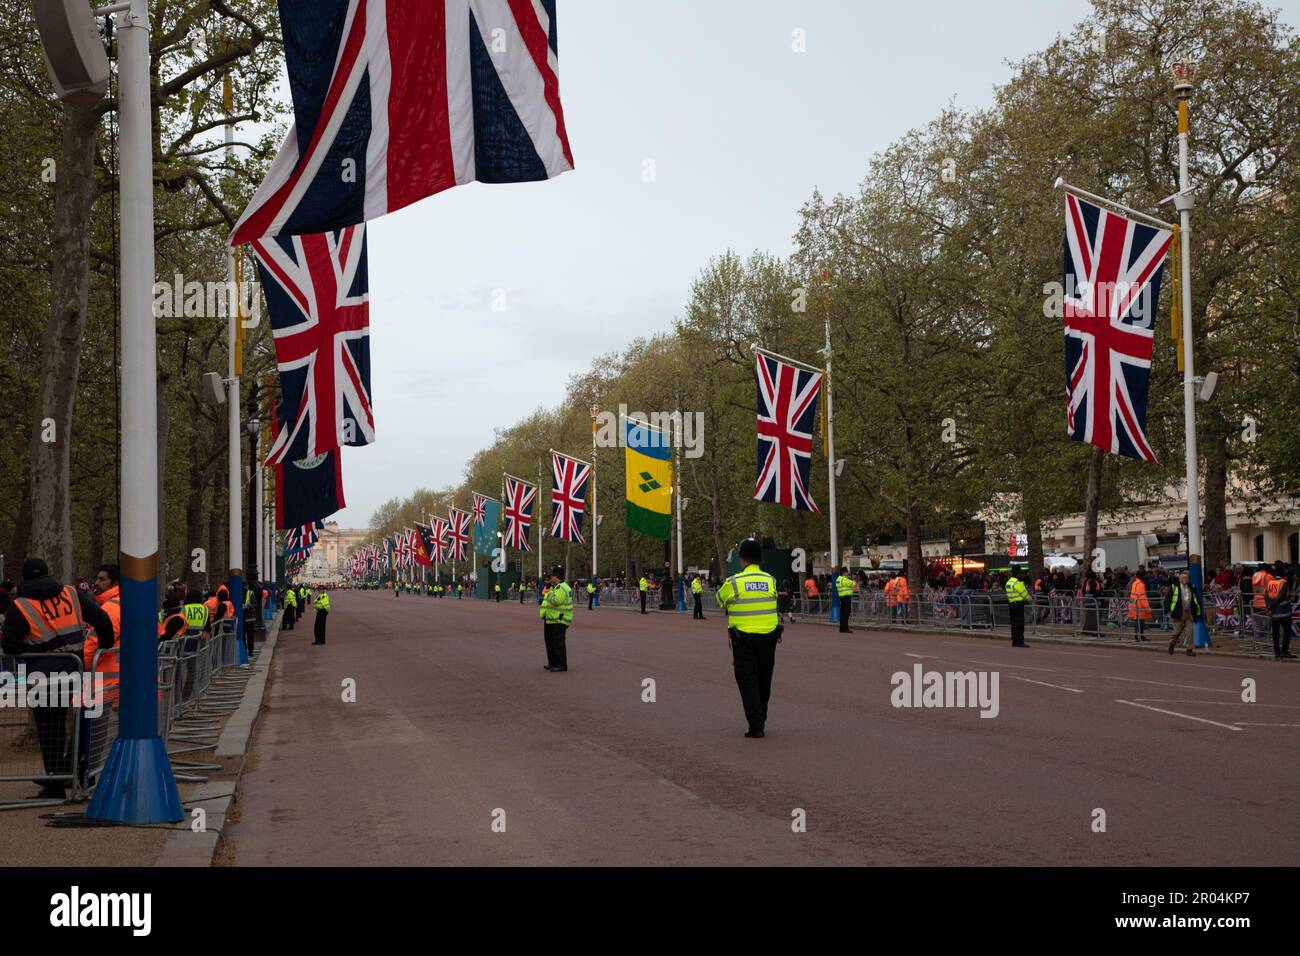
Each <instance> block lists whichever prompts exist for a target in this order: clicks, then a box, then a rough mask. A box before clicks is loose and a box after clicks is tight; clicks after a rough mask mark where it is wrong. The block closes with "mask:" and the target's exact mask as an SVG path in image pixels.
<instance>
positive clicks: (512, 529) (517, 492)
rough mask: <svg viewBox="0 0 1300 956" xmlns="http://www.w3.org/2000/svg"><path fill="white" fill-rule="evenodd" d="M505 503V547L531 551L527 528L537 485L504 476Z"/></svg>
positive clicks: (531, 517)
mask: <svg viewBox="0 0 1300 956" xmlns="http://www.w3.org/2000/svg"><path fill="white" fill-rule="evenodd" d="M502 497H504V498H505V505H506V532H505V535H506V537H505V542H506V547H507V548H518V549H519V550H520V551H531V550H533V549H532V546H531V545H530V544H529V543H528V529H529V528H530V527H531V526H532V523H533V503H534V502H536V501H537V486H536V485H530V484H529V483H528V482H526V481H524V480H523V479H522V478H515V477H513V476H512V475H506V476H505V488H504V491H503V494H502Z"/></svg>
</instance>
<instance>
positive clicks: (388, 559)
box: [353, 450, 591, 573]
mask: <svg viewBox="0 0 1300 956" xmlns="http://www.w3.org/2000/svg"><path fill="white" fill-rule="evenodd" d="M550 454H551V531H550V533H551V536H552V537H554V538H558V539H560V540H562V541H574V542H577V543H583V542H584V540H585V539H584V538H583V536H582V519H583V516H584V515H585V513H586V508H587V490H588V487H589V485H590V481H591V463H590V462H585V461H582V460H581V459H578V458H572V457H570V456H568V455H564V454H561V453H560V452H557V451H554V450H552V451H551V453H550ZM537 491H538V489H537V485H535V484H532V483H530V482H528V481H525V480H524V479H522V478H517V477H515V476H514V475H510V474H505V475H502V476H501V498H502V500H501V501H497V500H496V499H495V498H492V497H490V496H488V495H484V494H480V493H478V492H475V493H474V500H473V507H472V510H471V511H462V510H461V509H459V508H454V507H449V508H448V509H447V517H446V518H442V517H438V516H433V517H431V518H430V521H429V523H428V524H421V523H419V522H417V523H416V524H415V527H413V528H407V529H404V530H402V531H399V532H398V533H397V534H396V535H393V536H392V537H390V538H385V539H383V541H381V542H380V543H379V544H377V545H375V544H372V545H368V546H367V547H365V548H362V549H361V550H360V551H358V552H357V553H356V555H355V556H354V557H355V559H356V560H355V564H354V565H353V567H354V570H355V571H358V572H360V573H365V572H367V571H374V570H391V569H395V568H409V567H415V566H422V567H432V566H433V565H436V564H442V563H444V562H446V561H464V560H466V558H467V557H468V555H469V550H470V539H471V534H472V536H473V549H474V553H475V554H481V555H488V556H490V555H492V553H493V551H494V550H495V549H496V548H497V547H498V546H500V547H503V548H515V549H517V550H519V551H531V550H532V545H531V544H530V541H529V532H530V530H531V529H532V525H533V517H534V511H535V507H536V504H537ZM502 519H504V525H505V526H504V528H503V529H501V530H500V532H499V533H500V538H499V540H500V545H498V543H497V542H498V528H499V525H500V523H501V521H502ZM471 526H472V531H471Z"/></svg>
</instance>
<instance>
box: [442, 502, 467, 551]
mask: <svg viewBox="0 0 1300 956" xmlns="http://www.w3.org/2000/svg"><path fill="white" fill-rule="evenodd" d="M469 520H470V516H469V512H468V511H461V510H460V509H459V508H448V509H447V536H448V538H449V539H450V541H451V560H453V561H464V560H465V558H466V557H467V556H468V555H469Z"/></svg>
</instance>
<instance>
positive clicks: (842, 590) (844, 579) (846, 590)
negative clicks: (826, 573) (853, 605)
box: [835, 574, 853, 598]
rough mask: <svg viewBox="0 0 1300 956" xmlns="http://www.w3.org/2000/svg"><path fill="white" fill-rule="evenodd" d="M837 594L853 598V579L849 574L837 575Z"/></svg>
mask: <svg viewBox="0 0 1300 956" xmlns="http://www.w3.org/2000/svg"><path fill="white" fill-rule="evenodd" d="M835 593H836V594H838V595H839V596H840V597H842V598H844V597H853V579H852V578H851V577H849V576H848V575H847V574H840V575H837V576H836V578H835Z"/></svg>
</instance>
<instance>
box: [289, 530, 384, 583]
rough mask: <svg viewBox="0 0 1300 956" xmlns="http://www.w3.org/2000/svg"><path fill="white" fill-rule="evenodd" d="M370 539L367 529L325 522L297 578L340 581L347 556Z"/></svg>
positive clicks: (345, 567)
mask: <svg viewBox="0 0 1300 956" xmlns="http://www.w3.org/2000/svg"><path fill="white" fill-rule="evenodd" d="M370 539H371V532H370V529H369V528H340V527H339V525H338V522H337V521H326V522H325V527H324V528H322V529H321V530H320V534H319V536H318V537H317V539H316V546H315V547H313V548H312V550H311V557H310V558H308V559H307V564H306V566H305V567H304V568H303V569H302V571H301V572H300V574H299V577H301V578H302V579H303V580H304V581H337V580H339V579H341V578H342V577H343V576H344V574H345V572H346V570H347V560H348V555H349V554H351V553H352V551H353V549H355V548H357V547H360V546H361V545H363V544H366V543H367V542H369V541H370Z"/></svg>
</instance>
